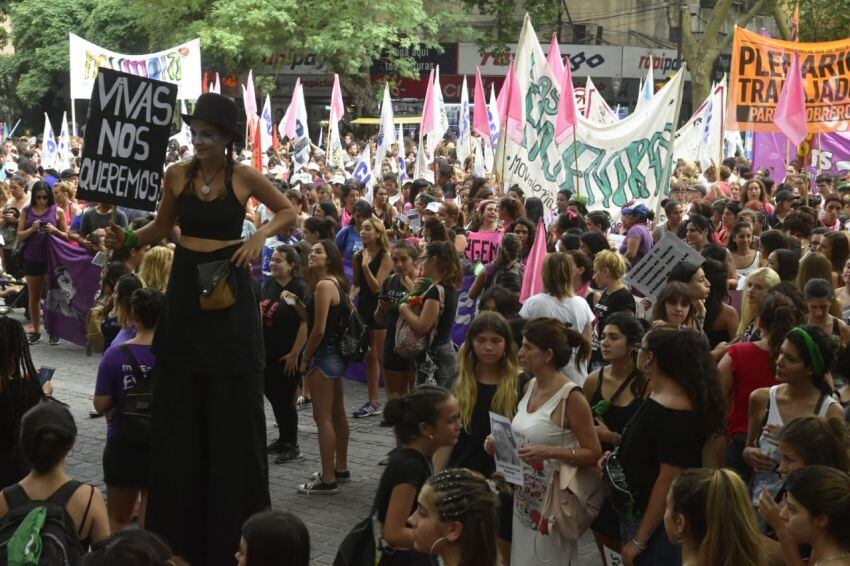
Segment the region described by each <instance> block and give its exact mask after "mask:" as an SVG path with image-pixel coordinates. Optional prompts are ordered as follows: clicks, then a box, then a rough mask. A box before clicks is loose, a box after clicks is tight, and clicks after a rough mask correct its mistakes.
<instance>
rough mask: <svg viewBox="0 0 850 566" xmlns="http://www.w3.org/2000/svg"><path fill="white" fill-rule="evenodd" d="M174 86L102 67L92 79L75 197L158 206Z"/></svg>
mask: <svg viewBox="0 0 850 566" xmlns="http://www.w3.org/2000/svg"><path fill="white" fill-rule="evenodd" d="M176 103H177V85H173V84H170V83H165V82H162V81H155V80H152V79H148V78H145V77H139V76H136V75H129V74H127V73H121V72H119V71H113V70H111V69H105V68H100V69H99V72H98V76H97V80H96V81H95V83H94V89H93V91H92V95H91V100H90V102H89V110H88V116H87V117H86V133H85V143H84V145H83V156H82V161H81V164H80V184H79V189H78V190H77V196H78V197H79V198H81V199H83V200H87V201H89V202H103V203H108V204H117V205H120V206H124V207H127V208H133V209H137V210H149V211H153V210H155V209H156V202H157V200H158V199H159V193H160V189H161V186H162V165H163V163H164V162H165V153H166V150H167V147H168V137H169V135H170V133H171V120H172V118H173V117H174V107H175V104H176Z"/></svg>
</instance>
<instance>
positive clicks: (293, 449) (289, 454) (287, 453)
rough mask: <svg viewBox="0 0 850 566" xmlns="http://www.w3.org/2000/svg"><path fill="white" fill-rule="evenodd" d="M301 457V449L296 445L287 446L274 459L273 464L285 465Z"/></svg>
mask: <svg viewBox="0 0 850 566" xmlns="http://www.w3.org/2000/svg"><path fill="white" fill-rule="evenodd" d="M299 456H301V449H300V448H299V447H298V445H297V444H296V445H295V446H292V445H291V444H287V445H285V446H284V447H283V449H282V450H281V451H280V453H279V454H278V455H277V457H276V458H275V459H274V463H275V464H285V463H287V462H291V461H292V460H294V459H296V458H298V457H299Z"/></svg>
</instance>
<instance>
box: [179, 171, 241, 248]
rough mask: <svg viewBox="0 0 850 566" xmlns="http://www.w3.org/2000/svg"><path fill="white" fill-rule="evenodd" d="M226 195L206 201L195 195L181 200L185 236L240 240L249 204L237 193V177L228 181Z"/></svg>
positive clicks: (182, 224)
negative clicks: (246, 208) (240, 198)
mask: <svg viewBox="0 0 850 566" xmlns="http://www.w3.org/2000/svg"><path fill="white" fill-rule="evenodd" d="M224 187H225V191H226V193H225V195H224V198H217V199H215V200H212V201H203V200H201V199H199V198H198V197H197V195H193V194H181V195H180V197H179V198H178V199H177V223H178V224H180V229H181V231H182V234H183V235H184V236H190V237H193V238H205V239H207V240H222V241H226V240H240V239H242V223H243V221H244V220H245V205H243V204H242V203H241V202H239V199H238V198H237V197H236V193H235V192H233V179H232V178H228V179H227V180H226V181H225V184H224Z"/></svg>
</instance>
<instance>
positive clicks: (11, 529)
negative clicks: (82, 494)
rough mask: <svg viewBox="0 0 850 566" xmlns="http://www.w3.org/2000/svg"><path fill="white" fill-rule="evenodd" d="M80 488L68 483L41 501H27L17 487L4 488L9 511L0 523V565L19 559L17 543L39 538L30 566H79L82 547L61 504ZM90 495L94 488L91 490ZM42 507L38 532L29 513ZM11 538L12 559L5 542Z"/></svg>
mask: <svg viewBox="0 0 850 566" xmlns="http://www.w3.org/2000/svg"><path fill="white" fill-rule="evenodd" d="M81 485H82V484H81V483H80V482H78V481H75V480H70V481H68V482H67V483H66V484H65V485H63V486H62V487H60V488H59V489H57V490H56V491H55V492H54V493H53V495H51V496H50V497H48V498H47V499H46V500H45V501H33V500H31V499H30V498H29V496H27V494H26V492H25V491H24V490H23V488H22V487H21V486H20V484H15V485H13V486H11V487H7V488H6V489H4V490H3V497H5V498H6V504H7V505H8V507H9V512H8V513H7V514H6V516H5V517H4V518H3V522H2V523H0V564H9V563H10V560H13V559H14V560H20V559H21V556H20V555H19V552H20V541H22V540H23V541H28V540H31V539H34V538H35V537H38V538H40V539H41V553H40V555H39V556H37V559H38V562H35V563H34V564H38V565H39V566H79V564H81V563H82V561H83V554H84V550H83V544H82V542H81V541H80V535H79V533H78V532H77V526H76V525H75V524H74V520H73V519H72V518H71V516H70V515H69V514H68V511H66V510H65V505H67V503H68V500H70V499H71V496H73V495H74V493H76V491H77V489H78V488H79V487H80V486H81ZM93 495H94V488H92V496H93ZM91 501H92V500H91V497H89V507H88V508H87V509H86V514H85V516H84V517H83V524H85V519H86V518H87V517H88V514H89V509H90V508H91ZM42 508H43V509H44V511H45V517H44V524H43V525H41V528H40V529H39V528H37V526H36V525H34V524H33V521H32V518H31V517H30V514H33V516H36V514H38V513H41V511H40V510H41V509H42ZM19 531H20V532H19ZM13 537H14V538H15V541H16V543H18V545H17V546H18V552H15V549H14V548H13V549H12V551H13V553H14V554H15V556H10V552H9V550H10V549H9V541H10V540H12V538H13ZM13 546H15V545H14V544H13Z"/></svg>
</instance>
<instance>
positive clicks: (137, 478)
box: [103, 438, 150, 487]
mask: <svg viewBox="0 0 850 566" xmlns="http://www.w3.org/2000/svg"><path fill="white" fill-rule="evenodd" d="M149 468H150V445H148V444H131V443H128V442H122V441H121V440H118V439H115V438H107V439H106V448H104V449H103V483H105V484H106V485H111V486H113V487H147V486H148V474H149Z"/></svg>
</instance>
